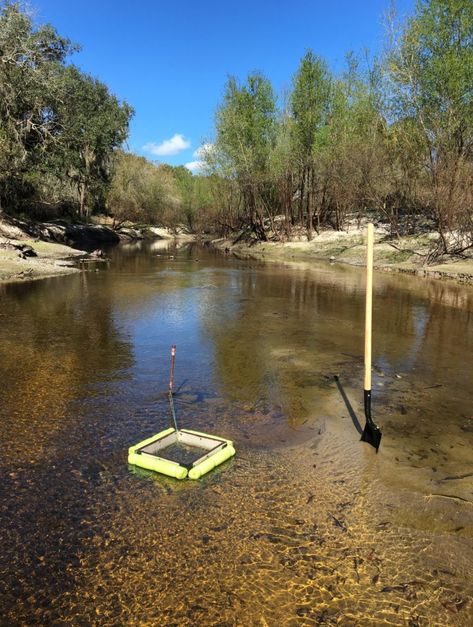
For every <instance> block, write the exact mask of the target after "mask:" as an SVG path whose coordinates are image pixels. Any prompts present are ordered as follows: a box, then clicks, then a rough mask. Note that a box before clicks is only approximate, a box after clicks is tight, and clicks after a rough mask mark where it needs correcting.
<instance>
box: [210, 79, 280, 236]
mask: <svg viewBox="0 0 473 627" xmlns="http://www.w3.org/2000/svg"><path fill="white" fill-rule="evenodd" d="M216 126H217V129H216V130H217V139H216V143H215V150H214V155H212V159H214V160H217V162H218V166H219V171H220V172H221V173H222V174H223V175H224V176H228V177H230V178H233V179H234V180H235V181H236V182H237V184H238V188H239V190H240V193H241V196H242V203H243V211H244V215H245V218H246V220H247V221H248V223H249V225H250V227H251V229H252V230H253V231H254V232H255V234H256V235H257V237H259V238H261V239H266V227H265V221H264V218H265V214H266V215H267V216H268V217H269V218H270V219H271V215H272V211H271V209H272V207H271V205H270V203H269V200H270V194H271V187H270V185H269V184H268V180H269V173H268V167H269V158H270V154H271V151H272V149H273V147H274V142H275V137H276V101H275V96H274V93H273V90H272V87H271V84H270V82H269V81H268V80H267V79H266V78H264V77H263V76H262V75H261V74H258V73H255V74H250V75H249V76H248V78H247V82H246V84H245V85H243V86H239V85H238V83H237V81H236V79H235V78H233V77H231V78H230V79H229V80H228V82H227V85H226V88H225V94H224V101H223V104H222V105H221V107H220V108H219V109H218V112H217V124H216Z"/></svg>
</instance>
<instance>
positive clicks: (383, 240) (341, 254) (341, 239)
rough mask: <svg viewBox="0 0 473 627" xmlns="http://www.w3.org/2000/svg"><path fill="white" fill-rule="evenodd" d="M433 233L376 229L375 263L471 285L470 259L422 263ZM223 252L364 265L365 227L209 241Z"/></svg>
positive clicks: (472, 262)
mask: <svg viewBox="0 0 473 627" xmlns="http://www.w3.org/2000/svg"><path fill="white" fill-rule="evenodd" d="M436 237H437V236H436V234H435V233H424V234H422V235H416V236H405V237H401V238H399V239H395V240H393V239H391V238H389V237H388V231H387V229H386V228H384V227H376V229H375V248H374V264H375V268H376V269H377V270H381V271H383V272H400V273H405V274H412V275H417V276H424V277H429V278H435V279H451V280H455V281H458V282H461V283H471V284H473V259H472V258H452V257H444V258H442V259H440V260H439V262H438V263H436V264H435V265H430V266H426V265H424V262H425V258H426V256H427V253H428V251H429V249H430V248H431V247H432V243H433V241H434V240H435V238H436ZM210 245H211V246H212V247H213V248H216V249H218V250H220V251H222V252H224V253H226V254H232V255H235V256H236V257H240V258H246V259H260V260H265V261H275V262H281V261H282V262H298V261H305V262H307V261H311V260H312V261H316V260H325V261H330V262H331V263H344V264H350V265H354V266H363V265H365V255H366V249H365V244H364V230H363V228H361V229H360V228H357V227H356V226H350V227H349V228H348V229H347V230H345V231H322V232H321V233H320V234H319V235H317V234H314V238H313V239H312V241H310V242H309V241H307V239H306V238H305V237H304V236H301V237H299V238H294V239H292V240H290V241H287V242H248V241H236V242H234V241H232V240H231V239H224V238H223V239H215V240H212V241H211V242H210Z"/></svg>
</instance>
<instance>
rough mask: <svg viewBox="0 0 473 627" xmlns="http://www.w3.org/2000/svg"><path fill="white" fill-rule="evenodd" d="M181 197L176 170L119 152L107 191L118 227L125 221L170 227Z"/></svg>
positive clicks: (111, 210) (111, 211)
mask: <svg viewBox="0 0 473 627" xmlns="http://www.w3.org/2000/svg"><path fill="white" fill-rule="evenodd" d="M179 207H180V197H179V192H178V189H177V185H176V182H175V179H174V177H173V175H172V169H171V168H169V167H166V166H160V165H156V164H155V163H151V162H150V161H148V160H147V159H145V158H144V157H138V156H137V155H134V154H131V153H125V152H122V151H117V152H116V153H115V156H114V167H113V177H112V181H111V185H110V189H109V191H108V194H107V209H108V211H109V212H110V213H111V214H112V215H113V218H114V225H115V228H117V227H118V226H120V225H121V224H123V223H124V222H127V221H131V222H141V223H147V224H163V225H166V226H169V225H170V224H169V218H170V215H172V216H174V215H176V214H177V213H178V210H179Z"/></svg>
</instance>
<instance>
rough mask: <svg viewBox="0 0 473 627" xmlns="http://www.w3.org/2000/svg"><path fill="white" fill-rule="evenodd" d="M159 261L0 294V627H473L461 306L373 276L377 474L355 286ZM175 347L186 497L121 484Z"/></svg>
mask: <svg viewBox="0 0 473 627" xmlns="http://www.w3.org/2000/svg"><path fill="white" fill-rule="evenodd" d="M166 246H167V245H166V244H162V243H160V242H155V243H151V244H149V243H148V244H145V243H142V244H131V245H123V246H120V247H119V248H116V249H114V250H112V251H111V253H110V257H111V259H110V263H106V264H97V265H96V267H93V266H90V267H89V271H88V272H84V273H82V274H80V275H71V276H66V277H60V278H54V279H47V280H42V281H35V282H25V283H22V284H10V285H3V286H1V288H0V289H1V292H0V380H1V387H0V436H1V442H2V447H1V457H0V472H1V477H2V480H1V488H0V492H1V493H0V529H1V533H0V623H1V624H2V625H3V624H5V625H34V624H40V625H47V624H74V625H91V624H96V625H179V626H181V625H220V626H226V625H260V626H265V625H270V626H273V625H274V626H283V625H288V626H292V625H319V624H326V625H336V624H338V625H384V624H386V625H410V626H411V627H414V626H415V625H471V624H473V601H472V597H473V578H472V576H471V571H472V570H473V446H472V445H473V386H472V385H471V382H472V375H473V289H472V288H470V287H461V286H458V285H455V284H453V283H452V284H447V283H445V282H435V281H428V280H425V279H424V280H420V279H416V278H411V277H406V276H401V275H390V274H377V275H376V276H375V295H374V298H375V300H374V351H373V359H374V368H373V372H374V378H373V415H374V419H375V421H376V422H377V423H378V424H380V425H381V427H382V429H383V439H382V442H381V447H380V450H379V453H378V454H376V453H375V451H374V449H373V448H371V447H370V446H369V445H367V444H365V443H361V442H360V441H359V433H358V431H357V420H359V422H360V423H361V425H363V424H364V419H363V415H362V405H361V403H362V370H363V362H362V351H363V316H364V304H363V303H364V277H363V271H362V270H360V269H357V268H351V267H343V266H330V265H328V264H326V265H323V264H315V263H314V264H305V265H304V264H293V265H281V264H276V263H272V264H269V263H268V264H265V263H263V262H255V261H239V260H236V259H230V258H227V257H224V256H222V255H219V254H217V253H213V252H210V251H208V250H206V249H203V248H199V247H196V246H195V245H182V246H175V245H173V246H170V247H166ZM173 343H175V344H177V360H176V376H175V385H176V388H177V393H176V412H177V418H178V422H179V424H180V425H181V426H183V427H188V428H194V429H198V430H204V431H207V432H209V433H214V434H217V435H221V436H223V437H227V438H231V439H233V440H234V441H235V445H236V450H237V454H236V457H234V458H233V459H232V460H230V461H229V462H227V463H226V464H224V465H222V466H221V467H220V468H218V469H216V470H215V471H213V472H212V473H210V474H209V475H207V476H206V477H204V478H203V479H202V480H200V481H197V482H192V481H183V482H178V481H176V480H172V479H168V478H165V477H162V476H159V475H157V474H153V473H151V472H146V471H140V470H139V469H137V468H133V467H129V466H128V465H127V448H128V446H130V445H132V444H135V443H136V442H138V441H140V440H142V439H144V438H145V437H147V436H149V435H152V434H154V433H157V432H158V431H160V430H162V429H163V428H165V427H167V426H169V425H170V422H171V416H170V413H169V408H168V406H167V401H166V395H165V392H166V386H167V380H168V369H169V348H170V345H171V344H173ZM335 374H337V375H338V376H339V381H340V384H339V385H338V386H337V384H336V383H335V381H334V375H335Z"/></svg>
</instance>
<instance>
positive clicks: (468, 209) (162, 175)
mask: <svg viewBox="0 0 473 627" xmlns="http://www.w3.org/2000/svg"><path fill="white" fill-rule="evenodd" d="M0 7H1V12H0V203H1V204H0V207H1V208H3V209H4V210H8V211H15V212H17V213H24V214H30V215H33V216H35V215H36V216H41V215H43V214H47V213H49V214H54V212H56V215H58V216H60V215H63V214H64V213H67V212H69V213H71V214H72V215H76V216H81V217H83V218H86V217H87V216H88V215H89V214H90V213H91V212H97V211H100V212H106V213H108V214H110V215H112V216H113V217H114V219H115V223H116V224H119V223H121V222H123V221H125V220H134V221H138V222H144V221H147V222H158V223H162V224H167V225H171V226H172V225H173V224H176V223H178V222H182V221H185V222H186V223H187V224H188V225H189V226H190V227H191V228H194V229H196V230H206V231H218V232H221V233H223V234H225V233H232V232H233V233H234V232H236V231H238V232H241V233H242V234H247V235H248V236H251V237H255V238H258V239H263V240H264V239H268V238H287V237H289V236H290V235H291V233H293V232H294V230H297V231H299V232H300V230H301V229H303V230H304V231H305V232H306V234H307V237H308V238H309V239H310V238H312V236H313V233H314V231H318V230H319V229H320V228H323V227H327V226H329V227H332V228H335V229H340V228H343V227H344V225H346V223H347V220H348V219H349V218H350V219H353V218H355V219H356V218H358V219H361V218H362V217H365V216H366V215H369V216H372V217H375V218H377V219H384V220H385V221H386V222H388V223H389V224H390V225H391V229H392V232H393V234H399V233H401V232H403V231H405V230H406V229H417V228H419V227H423V228H424V227H425V228H435V229H437V231H438V233H439V238H438V247H437V249H436V251H434V254H435V255H437V254H442V253H444V252H446V251H449V252H459V251H462V250H464V249H466V248H468V247H470V246H471V245H472V244H473V213H472V212H473V154H472V148H473V2H472V1H471V0H419V1H418V3H417V7H416V10H415V13H414V15H413V16H412V17H411V18H410V19H409V20H407V21H406V22H405V23H403V24H398V23H397V22H396V18H395V16H394V15H391V16H388V17H387V29H386V31H387V41H386V45H385V51H384V52H383V54H382V55H381V56H380V57H379V58H378V59H370V58H368V56H366V58H364V59H362V60H359V59H357V58H356V57H355V55H354V54H348V55H347V62H346V69H345V71H344V72H343V73H342V74H341V75H334V74H333V73H332V72H331V71H330V70H329V67H328V65H327V63H326V62H325V61H324V60H323V59H322V58H320V57H318V56H316V55H314V54H313V52H312V51H310V50H309V51H308V52H307V53H306V55H305V56H304V58H303V59H302V60H301V62H300V65H299V68H298V69H297V71H296V73H295V75H294V77H293V81H292V87H291V91H290V93H287V94H285V95H284V97H283V98H282V99H279V100H278V98H277V97H276V95H275V93H274V90H273V88H272V85H271V83H270V81H269V80H268V79H267V78H265V77H264V76H263V75H262V74H261V73H252V74H250V75H249V76H248V77H247V79H246V81H245V82H243V83H241V82H239V81H238V80H237V79H236V78H234V77H230V78H229V79H228V81H227V84H226V87H225V92H224V97H223V101H222V102H221V103H220V105H219V107H218V110H217V115H216V128H215V140H214V142H213V143H212V144H206V145H205V146H204V149H203V150H202V151H201V153H202V154H203V157H202V158H203V161H204V168H203V169H202V170H201V173H200V175H199V176H194V175H192V174H191V173H190V172H189V171H188V170H187V169H186V168H184V167H182V166H181V167H178V168H173V167H171V166H167V165H157V164H154V163H152V162H150V161H147V160H145V159H144V158H142V157H138V156H136V155H133V154H130V153H127V152H124V151H123V148H122V147H123V143H124V141H125V139H126V137H127V133H128V124H129V120H130V117H131V115H132V113H133V111H132V109H131V107H130V106H129V105H128V104H127V103H124V102H119V101H118V100H117V99H116V98H115V96H113V95H112V94H110V92H109V90H108V89H107V87H106V86H105V85H104V84H102V83H101V82H100V81H98V80H96V79H95V78H93V77H90V76H88V75H86V74H84V73H83V72H81V71H80V70H79V69H77V68H76V67H75V66H74V65H71V64H70V63H67V62H66V61H67V58H68V57H69V55H70V54H71V53H72V52H74V50H75V49H76V47H75V46H74V45H72V44H71V43H70V42H69V41H68V40H67V39H64V38H62V37H61V36H60V35H58V33H57V32H56V31H55V30H54V28H52V27H51V26H41V27H37V28H35V26H34V24H33V22H32V20H31V17H30V16H29V14H28V12H27V11H26V10H25V9H24V8H22V7H21V6H20V5H19V4H17V3H10V2H3V3H2V2H0Z"/></svg>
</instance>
